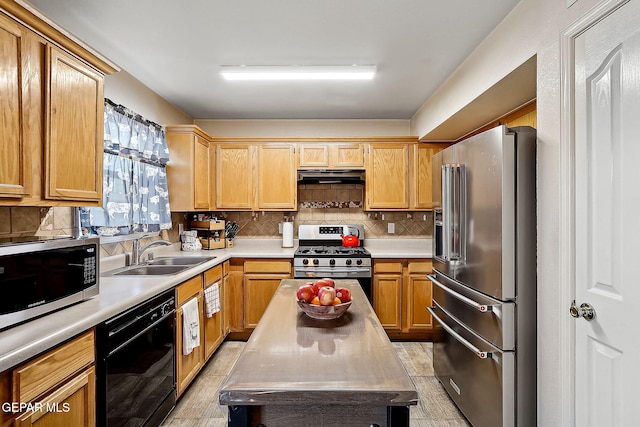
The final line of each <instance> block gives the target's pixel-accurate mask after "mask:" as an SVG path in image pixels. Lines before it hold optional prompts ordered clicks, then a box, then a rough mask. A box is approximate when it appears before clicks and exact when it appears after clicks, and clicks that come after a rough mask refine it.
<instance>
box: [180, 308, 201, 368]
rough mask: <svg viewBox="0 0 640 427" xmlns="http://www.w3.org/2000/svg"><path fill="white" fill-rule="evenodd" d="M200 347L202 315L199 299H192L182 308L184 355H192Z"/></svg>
mask: <svg viewBox="0 0 640 427" xmlns="http://www.w3.org/2000/svg"><path fill="white" fill-rule="evenodd" d="M199 346H200V315H199V313H198V299H197V298H192V299H190V300H189V301H187V302H186V303H184V305H183V306H182V354H184V355H185V356H186V355H188V354H191V352H192V351H193V349H194V348H196V347H199Z"/></svg>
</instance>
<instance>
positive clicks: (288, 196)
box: [257, 144, 298, 210]
mask: <svg viewBox="0 0 640 427" xmlns="http://www.w3.org/2000/svg"><path fill="white" fill-rule="evenodd" d="M257 152H258V205H257V208H258V209H260V210H262V209H278V210H295V209H296V208H297V194H298V191H297V190H298V188H297V181H296V170H295V150H294V146H293V145H290V144H287V145H280V144H268V145H266V144H265V145H259V146H258V147H257Z"/></svg>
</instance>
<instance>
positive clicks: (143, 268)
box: [107, 265, 190, 276]
mask: <svg viewBox="0 0 640 427" xmlns="http://www.w3.org/2000/svg"><path fill="white" fill-rule="evenodd" d="M189 267H190V266H188V265H138V266H132V267H126V268H125V269H123V270H121V271H117V272H114V273H113V274H108V273H107V276H109V275H112V276H162V275H167V274H176V273H179V272H181V271H183V270H186V269H187V268H189Z"/></svg>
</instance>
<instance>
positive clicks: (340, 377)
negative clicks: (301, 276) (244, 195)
mask: <svg viewBox="0 0 640 427" xmlns="http://www.w3.org/2000/svg"><path fill="white" fill-rule="evenodd" d="M305 282H306V281H305V280H293V279H291V280H283V281H282V283H281V285H280V287H279V288H278V290H277V291H276V294H275V295H274V296H273V298H272V300H271V302H270V304H269V306H268V307H267V310H266V311H265V313H264V315H263V316H262V319H261V320H260V322H259V324H258V326H257V327H256V329H255V331H254V332H253V334H252V335H251V338H250V339H249V341H248V342H247V344H246V346H245V348H244V350H243V352H242V354H241V355H240V357H239V358H238V360H237V362H236V364H235V365H234V367H233V369H232V371H231V373H230V374H229V376H228V377H227V380H226V382H225V383H224V384H223V385H222V387H221V389H220V404H222V405H227V406H228V407H229V426H231V427H236V426H243V427H244V426H257V425H259V424H263V425H265V426H269V427H273V426H279V425H286V426H318V425H322V426H359V425H363V426H370V425H379V426H383V425H387V426H408V425H409V406H410V405H416V404H417V401H418V394H417V392H416V389H415V387H414V385H413V383H412V381H411V379H410V378H409V376H408V375H407V373H406V371H405V370H404V367H403V366H402V364H401V362H400V359H399V358H398V356H397V355H396V352H395V351H394V349H393V347H392V345H391V342H390V341H389V338H388V337H387V335H386V333H385V331H384V329H383V328H382V326H381V324H380V322H379V321H378V318H377V317H376V315H375V313H374V311H373V309H372V308H371V305H370V304H369V302H368V300H367V299H366V296H365V294H364V292H363V291H362V289H361V288H360V286H359V284H358V282H357V281H355V280H338V281H336V287H348V288H349V289H350V290H351V292H352V296H353V303H352V305H351V307H350V308H349V310H348V311H347V312H346V313H345V314H344V315H343V316H342V317H340V318H338V319H334V320H315V319H312V318H310V317H308V316H307V315H305V314H304V313H303V312H302V311H301V310H300V308H299V307H298V305H297V303H296V298H295V295H296V290H297V289H298V287H299V286H300V285H301V284H303V283H305Z"/></svg>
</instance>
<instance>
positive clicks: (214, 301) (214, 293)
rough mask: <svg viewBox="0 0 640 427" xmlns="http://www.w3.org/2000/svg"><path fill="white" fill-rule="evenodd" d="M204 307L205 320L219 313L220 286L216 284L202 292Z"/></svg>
mask: <svg viewBox="0 0 640 427" xmlns="http://www.w3.org/2000/svg"><path fill="white" fill-rule="evenodd" d="M204 307H205V313H206V314H207V318H210V317H213V315H214V314H216V313H217V312H219V311H220V286H219V284H218V282H216V283H214V284H213V285H211V286H209V287H208V288H207V289H205V290H204Z"/></svg>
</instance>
